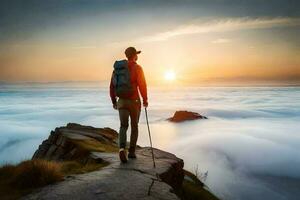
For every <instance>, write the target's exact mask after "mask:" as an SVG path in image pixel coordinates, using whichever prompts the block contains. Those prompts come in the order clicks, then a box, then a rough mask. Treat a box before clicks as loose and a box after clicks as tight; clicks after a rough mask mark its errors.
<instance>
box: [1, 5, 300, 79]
mask: <svg viewBox="0 0 300 200" xmlns="http://www.w3.org/2000/svg"><path fill="white" fill-rule="evenodd" d="M145 9H146V10H147V8H145ZM172 9H174V10H170V13H171V14H172V12H176V9H175V8H172ZM188 11H189V10H187V11H186V13H188ZM159 14H160V15H162V16H163V13H162V12H160V13H159ZM171 14H170V15H171ZM121 15H122V18H118V20H117V21H116V19H115V18H116V17H115V16H113V15H111V13H109V12H108V13H107V14H105V13H104V14H101V15H100V14H99V16H98V14H97V15H93V16H86V15H84V14H82V15H81V16H77V17H76V19H77V20H76V21H72V20H71V21H68V22H67V23H61V24H59V23H60V22H61V21H63V20H59V21H58V22H59V23H58V25H57V24H56V25H53V24H49V25H46V26H44V27H43V28H41V27H40V28H39V29H38V30H36V29H30V30H29V33H30V34H29V36H27V37H26V38H23V36H24V35H26V34H25V33H24V34H22V33H21V34H20V35H21V36H18V37H15V38H9V37H8V38H6V39H5V40H4V39H2V40H0V41H1V44H2V45H1V47H0V63H1V64H0V80H1V81H39V82H40V81H42V82H48V81H102V80H104V81H105V80H109V79H110V75H111V72H112V65H113V62H114V61H115V60H119V59H123V58H124V55H123V51H124V49H125V48H126V47H128V46H135V47H136V48H137V49H140V50H142V54H141V55H140V57H139V61H138V62H139V63H140V64H141V65H142V66H143V68H144V71H145V74H146V76H147V80H148V82H149V83H150V84H154V83H163V82H164V74H165V72H166V71H168V70H172V71H174V72H175V73H176V77H177V80H176V81H177V82H178V83H182V84H203V83H214V82H216V83H218V82H220V83H224V82H229V83H230V82H236V83H243V82H245V83H246V82H247V83H248V82H250V83H251V82H252V83H257V82H272V83H273V82H274V83H280V82H287V83H300V56H299V55H300V54H299V53H300V47H299V45H298V44H300V42H299V37H298V36H297V33H299V32H300V31H299V28H300V18H298V17H289V16H286V17H284V16H276V15H275V16H269V17H265V16H238V17H232V16H223V17H220V16H214V17H211V16H210V17H207V16H186V17H182V18H181V19H180V20H174V19H173V18H166V19H163V18H162V21H161V23H158V21H157V20H154V18H153V19H152V18H151V17H149V16H148V14H147V12H145V13H142V14H141V13H136V14H130V13H127V12H124V13H122V14H121ZM187 15H188V14H187ZM134 17H136V18H137V19H136V18H134ZM142 19H144V21H143V20H142ZM107 21H110V22H111V23H109V24H108V25H105V24H106V23H107ZM75 22H76V23H75ZM113 22H114V23H119V24H112V23H113ZM125 22H126V23H128V22H130V25H128V26H125V25H124V23H125ZM150 22H151V23H150ZM51 23H52V22H51ZM116 26H120V28H122V31H123V32H122V33H121V32H120V30H118V29H117V27H116ZM135 26H136V28H134V27H135ZM26 31H27V32H28V30H26ZM24 32H25V30H24ZM13 33H14V32H13ZM27 34H28V33H27ZM0 39H1V37H0Z"/></svg>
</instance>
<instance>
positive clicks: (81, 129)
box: [32, 123, 118, 162]
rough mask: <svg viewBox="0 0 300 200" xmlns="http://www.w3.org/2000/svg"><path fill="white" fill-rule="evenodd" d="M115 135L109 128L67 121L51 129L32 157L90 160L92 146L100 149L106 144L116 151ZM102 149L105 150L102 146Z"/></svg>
mask: <svg viewBox="0 0 300 200" xmlns="http://www.w3.org/2000/svg"><path fill="white" fill-rule="evenodd" d="M117 137H118V133H117V132H116V131H115V130H113V129H110V128H94V127H91V126H83V125H80V124H75V123H69V124H68V125H67V126H63V127H59V128H56V129H55V130H54V131H51V133H50V135H49V137H48V139H46V140H44V141H43V142H42V144H41V145H40V146H39V148H38V149H37V150H36V152H35V153H34V155H33V157H32V159H47V160H55V161H66V160H77V161H80V162H86V161H90V160H91V159H93V157H91V155H90V154H91V151H92V150H93V148H95V149H97V150H99V151H101V147H103V146H108V147H109V149H110V150H116V151H117V142H116V140H117ZM102 151H107V150H106V149H105V148H102ZM95 161H97V160H95Z"/></svg>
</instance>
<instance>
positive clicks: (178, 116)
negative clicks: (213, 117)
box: [168, 111, 207, 122]
mask: <svg viewBox="0 0 300 200" xmlns="http://www.w3.org/2000/svg"><path fill="white" fill-rule="evenodd" d="M195 119H207V117H205V116H202V115H200V114H199V113H196V112H190V111H176V112H175V113H174V115H173V117H171V118H169V119H168V120H169V121H171V122H183V121H187V120H195Z"/></svg>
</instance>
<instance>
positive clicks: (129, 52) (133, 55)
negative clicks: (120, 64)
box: [125, 47, 141, 61]
mask: <svg viewBox="0 0 300 200" xmlns="http://www.w3.org/2000/svg"><path fill="white" fill-rule="evenodd" d="M140 53H141V51H137V50H136V49H135V48H134V47H128V48H127V49H126V50H125V55H126V57H127V59H128V60H134V61H137V59H138V56H137V55H138V54H140Z"/></svg>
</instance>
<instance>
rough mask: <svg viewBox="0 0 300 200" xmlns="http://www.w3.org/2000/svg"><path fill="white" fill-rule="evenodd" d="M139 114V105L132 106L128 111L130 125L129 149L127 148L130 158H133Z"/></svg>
mask: <svg viewBox="0 0 300 200" xmlns="http://www.w3.org/2000/svg"><path fill="white" fill-rule="evenodd" d="M140 113H141V107H140V105H139V104H137V105H133V107H132V109H131V110H130V125H131V134H130V147H129V155H128V157H130V158H135V157H136V156H135V147H136V142H137V139H138V134H139V129H138V123H139V118H140Z"/></svg>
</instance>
